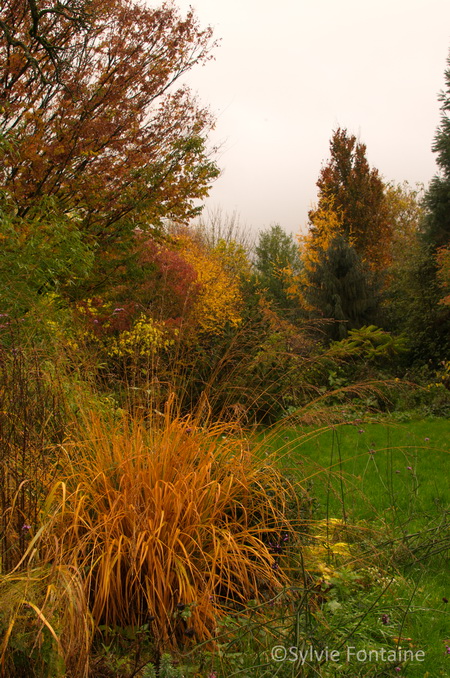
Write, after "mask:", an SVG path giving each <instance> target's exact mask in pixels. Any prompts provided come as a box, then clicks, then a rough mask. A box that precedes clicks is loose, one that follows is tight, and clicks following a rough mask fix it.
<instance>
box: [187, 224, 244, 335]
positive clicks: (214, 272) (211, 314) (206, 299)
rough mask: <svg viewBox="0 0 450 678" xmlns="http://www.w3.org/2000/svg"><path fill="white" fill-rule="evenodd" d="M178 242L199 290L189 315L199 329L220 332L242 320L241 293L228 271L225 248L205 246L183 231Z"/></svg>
mask: <svg viewBox="0 0 450 678" xmlns="http://www.w3.org/2000/svg"><path fill="white" fill-rule="evenodd" d="M177 240H178V243H179V245H180V247H181V251H182V255H183V258H184V259H185V260H186V261H187V262H188V263H189V264H190V265H191V266H192V267H193V268H194V270H195V272H196V273H197V283H198V284H199V285H200V291H199V294H198V296H197V299H196V302H195V306H194V309H193V318H194V319H195V321H196V323H197V324H198V326H199V328H200V330H201V331H203V332H207V333H210V334H220V333H222V332H223V330H224V329H225V327H226V326H227V325H231V326H232V327H237V326H238V325H239V324H240V323H241V320H242V317H241V308H242V304H243V300H242V295H241V291H240V286H239V280H238V277H237V275H235V274H234V273H233V272H232V271H230V269H229V266H228V265H227V264H229V252H227V251H226V250H224V251H223V250H222V248H220V247H216V248H214V249H209V248H207V247H206V246H205V245H204V244H203V243H202V242H200V241H199V240H197V239H194V238H192V237H190V236H189V235H188V234H186V233H183V234H182V235H179V236H178V238H177Z"/></svg>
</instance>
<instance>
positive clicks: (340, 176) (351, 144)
mask: <svg viewBox="0 0 450 678" xmlns="http://www.w3.org/2000/svg"><path fill="white" fill-rule="evenodd" d="M330 154H331V158H330V160H329V161H328V163H327V164H326V165H325V166H324V167H323V168H322V170H321V172H320V176H319V179H318V181H317V186H318V188H319V201H318V205H317V208H316V209H315V210H311V211H310V213H309V218H310V222H311V233H312V236H313V237H315V235H317V236H318V237H320V229H321V225H320V220H318V217H319V216H320V212H321V210H322V209H323V208H325V209H329V207H330V202H332V204H333V208H334V209H335V210H337V211H338V212H339V213H340V215H341V216H342V224H341V226H342V231H343V234H344V235H345V236H346V237H347V238H348V239H349V242H352V244H353V246H354V247H355V249H356V251H357V252H358V253H359V254H360V256H361V257H362V258H363V260H364V261H365V262H367V264H368V265H369V266H370V267H371V268H372V269H373V270H380V269H383V268H385V267H386V265H387V263H388V261H389V245H390V241H391V237H392V228H391V224H390V221H389V218H388V213H387V209H386V202H385V194H384V190H385V186H384V183H383V181H382V179H381V178H380V175H379V173H378V170H377V169H375V168H371V167H370V166H369V163H368V161H367V158H366V146H365V144H362V143H360V142H358V141H357V139H356V137H355V136H353V135H349V134H348V133H347V130H345V129H341V128H338V129H337V130H336V131H335V132H333V136H332V138H331V141H330Z"/></svg>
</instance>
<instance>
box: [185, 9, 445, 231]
mask: <svg viewBox="0 0 450 678" xmlns="http://www.w3.org/2000/svg"><path fill="white" fill-rule="evenodd" d="M175 4H176V5H177V6H178V7H179V8H180V9H181V10H182V12H183V13H185V11H186V10H187V9H188V7H189V6H190V5H192V6H193V7H194V9H195V10H196V15H197V17H198V18H199V21H200V23H201V25H202V26H205V25H211V26H213V28H214V34H215V37H216V38H217V39H220V40H221V42H220V45H219V47H218V48H216V50H215V52H214V54H215V59H214V60H212V61H210V62H209V63H208V64H207V65H205V66H204V67H197V68H196V69H194V70H193V71H191V73H190V74H188V76H187V78H186V80H187V82H188V84H189V85H190V86H191V87H192V88H193V90H194V91H196V92H197V93H198V96H199V99H200V100H201V101H202V103H204V104H208V105H209V106H210V108H211V110H212V111H213V113H214V114H215V115H216V116H217V123H216V129H215V131H214V132H213V134H212V136H211V142H212V143H213V144H222V147H221V151H220V154H219V156H218V164H219V166H220V168H221V169H222V170H223V173H222V175H221V177H220V178H219V179H218V180H217V181H216V182H215V184H214V186H213V189H212V191H211V194H210V198H209V199H208V200H207V202H206V205H207V207H208V209H214V208H216V207H220V208H222V210H223V212H224V213H228V214H231V213H232V212H234V211H236V212H237V213H238V214H239V215H240V221H241V223H243V224H245V225H247V226H249V227H251V228H252V229H255V230H258V229H261V228H265V227H268V226H269V225H270V224H273V223H279V224H280V225H281V226H282V227H283V228H284V229H285V230H287V231H290V232H292V233H298V232H299V231H300V229H304V228H305V227H306V223H307V213H308V209H309V208H310V206H311V204H312V203H314V201H315V200H316V195H317V193H316V185H315V184H316V181H317V178H318V175H319V171H320V167H321V165H322V163H323V162H324V161H326V160H327V158H328V157H329V153H328V148H329V140H330V137H331V134H332V130H333V129H336V128H337V127H338V126H341V127H346V128H347V129H348V131H349V132H350V133H352V134H355V135H356V136H357V137H358V138H359V140H360V141H362V142H363V143H365V144H366V145H367V157H368V160H369V163H370V164H371V166H374V167H376V168H377V169H378V170H379V171H380V173H381V174H382V176H383V177H384V178H385V179H386V180H395V181H398V182H402V181H404V180H408V181H409V182H410V183H412V184H414V183H416V182H424V183H425V184H428V182H429V181H430V179H431V177H432V176H433V174H434V173H435V172H436V164H435V161H434V155H433V153H432V151H431V144H432V141H433V137H434V134H435V131H436V127H437V125H438V124H439V119H440V113H439V102H438V100H437V95H438V93H439V91H440V90H442V89H443V87H444V70H445V68H446V59H447V56H448V53H449V48H450V1H449V0H278V1H277V2H275V1H274V0H175Z"/></svg>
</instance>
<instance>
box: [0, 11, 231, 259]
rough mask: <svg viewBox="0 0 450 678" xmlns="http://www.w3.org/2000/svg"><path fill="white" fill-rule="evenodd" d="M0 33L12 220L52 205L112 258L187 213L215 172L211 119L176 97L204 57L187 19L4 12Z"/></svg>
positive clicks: (3, 179)
mask: <svg viewBox="0 0 450 678" xmlns="http://www.w3.org/2000/svg"><path fill="white" fill-rule="evenodd" d="M36 12H37V14H36ZM0 21H1V23H0V28H1V31H0V101H1V109H0V154H1V159H2V162H1V165H0V191H3V193H4V195H6V196H7V202H8V201H9V204H11V205H12V208H11V209H12V212H13V213H14V214H19V215H20V216H21V217H24V216H26V215H27V213H28V212H29V210H30V209H31V208H32V207H33V205H36V203H37V202H39V200H41V199H42V198H44V197H48V196H52V197H53V198H54V199H55V200H56V201H58V204H59V206H60V209H61V210H62V212H64V213H67V214H69V213H70V214H73V213H74V212H76V213H77V214H78V215H79V217H80V218H81V219H82V231H83V233H84V234H85V237H86V238H87V239H88V240H89V241H90V242H92V243H94V244H95V245H96V246H97V247H98V252H102V253H104V252H105V251H107V252H108V256H110V257H111V256H112V255H111V252H112V251H113V250H114V248H116V249H118V250H120V249H122V250H126V249H127V247H126V245H127V243H128V242H129V241H130V234H131V233H132V231H133V229H134V228H136V227H140V228H142V229H145V228H148V227H149V226H150V225H157V224H161V221H162V220H163V219H164V217H172V218H176V219H179V220H185V219H188V218H189V217H191V216H192V215H194V214H196V213H197V211H198V207H196V206H195V204H194V202H195V200H196V199H198V198H202V197H203V196H205V195H206V193H207V190H208V186H209V185H210V183H211V181H212V180H213V179H214V177H216V176H217V173H218V171H217V168H216V166H215V164H214V162H213V161H212V160H211V158H210V154H209V152H208V150H207V148H206V142H205V139H206V134H207V132H208V130H209V129H210V127H211V125H212V120H211V116H210V114H209V112H208V111H207V110H206V109H205V108H202V107H200V106H199V105H198V104H197V102H196V100H195V98H194V97H193V96H192V95H191V94H190V92H189V90H188V89H187V88H186V87H179V88H178V89H177V88H176V87H175V86H174V85H175V83H176V81H177V80H178V79H179V78H180V76H182V75H183V74H184V73H185V72H186V71H188V70H189V69H191V68H192V67H193V66H194V65H196V64H199V63H202V62H204V61H205V60H206V59H207V58H208V55H209V50H210V47H211V31H210V29H205V30H202V29H201V28H200V27H199V26H198V23H197V21H196V18H195V16H194V14H193V12H192V11H189V12H188V14H187V16H186V17H181V16H180V14H179V13H178V11H177V10H176V9H175V7H174V5H173V4H172V3H165V4H163V5H161V6H160V7H158V8H149V7H147V6H145V5H144V4H140V3H138V2H129V1H128V0H113V1H112V2H111V0H66V2H61V3H59V2H58V3H56V2H55V0H42V1H41V2H37V1H35V0H6V2H5V3H3V4H2V8H1V10H0Z"/></svg>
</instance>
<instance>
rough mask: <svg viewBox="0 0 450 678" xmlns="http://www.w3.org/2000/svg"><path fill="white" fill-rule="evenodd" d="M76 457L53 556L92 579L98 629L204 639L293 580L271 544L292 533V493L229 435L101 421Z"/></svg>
mask: <svg viewBox="0 0 450 678" xmlns="http://www.w3.org/2000/svg"><path fill="white" fill-rule="evenodd" d="M67 452H68V457H69V460H70V467H71V473H70V478H69V479H68V480H67V482H64V483H61V484H60V485H59V487H58V489H57V490H56V491H55V493H54V494H53V496H52V497H51V498H50V500H49V504H48V506H47V510H48V511H49V512H50V513H51V514H52V529H51V531H50V532H49V534H51V535H52V538H50V539H48V541H47V544H46V549H47V550H48V556H47V557H53V558H60V559H62V560H63V561H64V562H65V563H67V564H70V565H72V566H75V567H76V569H77V570H78V571H79V572H81V573H83V577H84V579H85V583H86V590H87V593H88V596H89V600H90V607H91V611H92V614H93V617H94V619H95V621H96V623H97V624H105V625H108V626H115V625H119V626H127V625H142V624H145V623H151V628H152V630H153V633H154V635H155V638H156V640H157V642H158V643H161V644H164V645H165V646H167V645H176V644H178V643H179V642H180V641H181V642H183V639H184V640H186V638H188V637H195V638H197V640H203V639H207V638H210V637H211V636H212V635H213V633H214V629H215V628H216V625H217V621H218V619H219V618H220V616H221V615H222V614H223V613H224V611H225V610H226V609H227V608H229V606H230V605H238V604H240V603H244V602H246V601H247V600H249V599H251V598H255V597H259V595H260V594H261V593H263V592H266V593H267V592H270V591H274V590H276V589H278V588H279V587H280V586H282V585H283V583H286V576H285V575H284V574H283V572H282V569H281V568H279V567H278V562H276V559H275V558H274V556H273V555H272V554H271V549H270V546H269V542H270V540H271V539H277V538H278V537H280V535H281V533H282V532H290V530H291V528H290V527H289V525H288V522H287V519H286V517H285V507H286V500H287V497H288V490H287V488H286V486H285V483H284V482H283V481H282V478H281V476H280V475H279V474H278V472H277V471H276V470H275V469H274V467H272V466H271V465H270V464H269V463H268V462H267V461H264V464H263V463H262V462H261V461H260V460H258V459H257V457H256V456H254V455H253V454H252V452H251V451H250V450H249V449H248V447H247V446H246V444H245V443H244V442H243V441H242V439H240V438H239V437H237V436H235V435H234V434H232V433H230V428H229V427H226V426H225V425H215V426H210V427H209V428H207V429H203V428H200V427H196V426H195V424H194V423H193V422H192V421H191V422H189V421H186V420H185V421H182V420H179V419H177V418H174V419H171V417H170V416H166V417H165V418H164V422H163V423H162V424H161V425H159V426H154V425H153V426H150V425H149V424H148V422H147V423H146V422H145V421H137V420H135V419H134V420H132V419H130V420H128V421H121V422H120V423H119V424H117V423H115V424H111V423H109V424H107V423H105V422H103V421H101V420H100V419H99V418H92V419H91V420H90V421H89V422H88V423H87V424H86V429H85V440H84V442H82V443H76V444H73V445H72V446H71V447H70V448H69V449H68V450H67ZM181 610H183V611H184V612H186V610H189V611H190V612H191V616H190V617H189V618H185V617H186V614H183V615H182V614H180V611H181Z"/></svg>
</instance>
